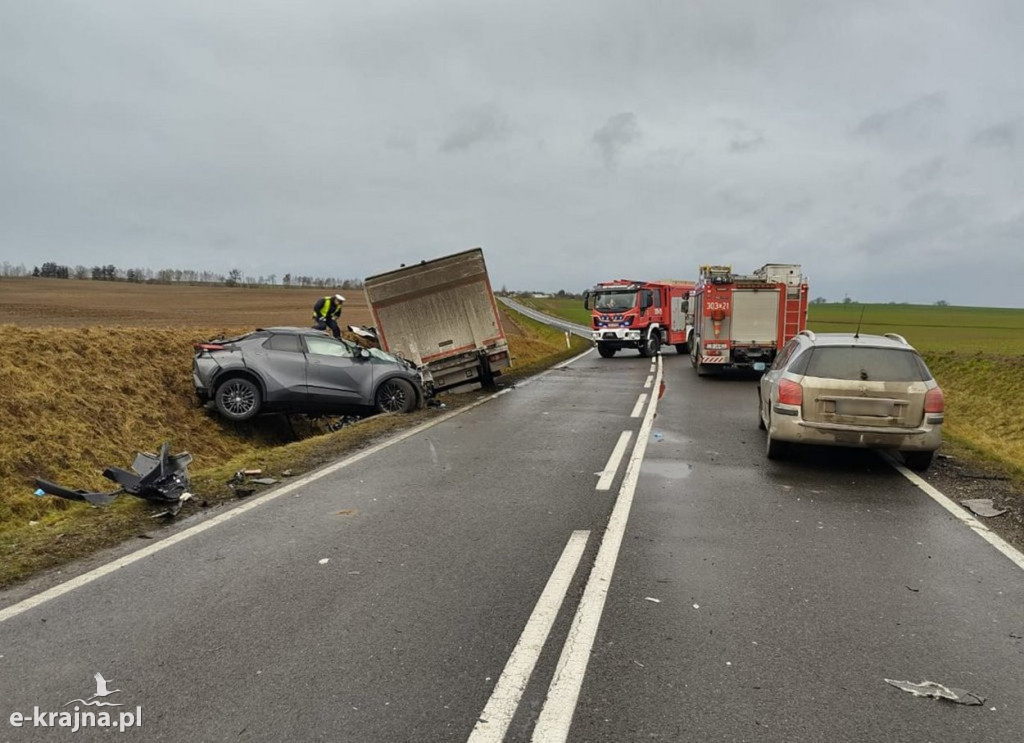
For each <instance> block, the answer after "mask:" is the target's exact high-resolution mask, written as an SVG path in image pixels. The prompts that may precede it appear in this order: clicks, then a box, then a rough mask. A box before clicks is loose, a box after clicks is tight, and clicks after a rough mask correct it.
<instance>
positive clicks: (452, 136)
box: [438, 106, 509, 152]
mask: <svg viewBox="0 0 1024 743" xmlns="http://www.w3.org/2000/svg"><path fill="white" fill-rule="evenodd" d="M508 131H509V124H508V117H507V116H506V115H505V114H504V112H502V111H501V110H499V109H498V108H496V107H494V106H482V107H480V108H478V109H475V110H472V111H467V112H465V113H464V114H462V117H461V120H460V121H459V122H458V123H457V124H456V125H455V126H454V127H453V128H452V130H451V131H450V132H449V133H448V134H447V135H446V136H445V138H444V139H443V140H442V141H441V145H440V147H438V149H439V150H440V151H441V152H458V151H460V150H468V149H469V148H470V147H473V146H474V145H478V144H481V143H484V142H497V141H499V140H501V139H504V138H505V136H506V135H507V134H508Z"/></svg>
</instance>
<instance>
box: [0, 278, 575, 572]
mask: <svg viewBox="0 0 1024 743" xmlns="http://www.w3.org/2000/svg"><path fill="white" fill-rule="evenodd" d="M8 283H10V282H3V283H2V285H0V290H2V291H3V293H2V294H0V318H5V319H6V320H7V321H8V323H9V322H10V320H11V319H12V318H13V317H14V316H15V315H16V314H18V313H19V312H20V313H22V314H23V315H24V317H25V318H38V317H39V316H40V312H41V310H40V309H39V308H40V307H42V306H53V307H60V306H61V302H62V301H71V302H73V303H75V302H78V303H80V306H79V309H80V313H79V314H78V315H75V316H76V317H83V316H85V317H90V318H97V317H103V318H105V319H107V320H112V322H110V324H108V325H103V326H91V325H78V324H76V323H72V324H75V325H76V326H75V327H57V326H54V325H52V324H51V323H50V322H48V321H47V322H42V323H32V325H34V326H29V324H28V323H25V324H24V325H17V324H4V325H0V389H3V397H2V398H0V586H3V585H6V584H9V583H10V582H12V581H14V580H17V579H19V578H21V577H24V576H25V575H27V574H29V573H31V572H33V571H35V570H38V569H40V568H43V567H47V566H52V565H58V564H60V563H62V562H64V561H66V560H68V559H71V558H74V557H77V556H79V555H83V554H87V553H89V552H91V551H93V550H95V549H96V548H98V547H102V546H106V545H109V544H112V543H115V542H116V541H118V540H120V539H123V538H125V537H126V536H130V535H132V534H138V533H139V532H143V531H149V530H150V529H152V528H153V526H154V522H153V521H152V520H151V519H150V516H151V514H152V513H153V509H152V508H151V507H150V506H149V505H148V504H146V503H144V502H142V501H140V500H138V499H135V498H132V497H130V496H125V497H122V498H119V499H118V501H117V502H115V504H114V505H113V506H111V507H110V508H106V509H96V508H92V507H89V506H88V505H85V504H80V503H73V502H70V501H65V500H62V499H59V498H54V497H51V496H46V497H39V498H37V497H35V496H34V495H33V494H32V491H33V487H32V480H33V478H35V477H42V478H45V479H49V480H53V481H55V482H57V483H59V484H61V485H65V486H68V487H71V488H84V489H95V490H113V489H114V487H115V486H114V484H113V483H112V482H110V481H109V480H106V479H105V478H104V477H103V476H102V471H103V469H104V468H105V467H107V466H109V465H117V466H120V467H128V466H129V465H130V464H131V461H132V459H133V457H134V453H135V451H137V450H146V451H155V450H156V449H157V448H159V446H160V444H161V443H162V442H163V441H165V440H167V441H170V442H171V447H172V451H190V452H191V453H192V454H193V456H194V463H193V465H192V466H191V467H190V473H191V474H192V475H193V490H194V491H195V492H196V493H198V494H199V495H200V496H201V499H197V501H198V504H201V503H204V502H205V503H206V504H209V505H213V504H215V503H217V502H219V501H223V500H226V499H229V498H233V497H234V496H233V494H232V493H231V491H230V490H228V489H227V488H226V487H225V482H226V480H227V479H228V478H229V477H230V475H231V473H233V472H235V471H237V470H238V469H241V468H243V467H246V468H248V467H260V468H263V469H264V470H265V472H266V473H267V474H271V475H274V476H278V477H279V476H280V473H281V472H282V471H283V470H285V469H291V470H293V471H294V472H295V473H296V474H298V473H299V472H302V471H307V470H309V469H311V468H314V467H316V466H318V465H320V464H323V463H326V462H328V461H331V460H332V459H335V458H337V457H338V456H339V455H341V454H343V453H344V452H346V451H350V450H352V449H354V448H359V447H363V446H367V445H369V444H370V443H372V442H373V441H374V440H376V439H378V438H379V437H380V436H382V435H385V434H387V433H389V432H390V431H393V430H395V429H396V428H399V427H403V426H408V425H410V424H413V423H416V422H419V421H422V420H427V419H429V418H431V417H435V416H437V415H438V414H439V413H438V411H436V410H433V409H427V410H423V411H420V412H419V413H416V414H414V415H412V416H382V417H378V418H372V419H367V420H366V421H363V422H361V423H360V424H358V425H356V426H354V427H351V428H345V429H342V430H340V431H337V432H333V433H332V432H328V430H327V428H326V427H325V426H324V425H323V423H317V422H312V423H310V422H302V421H301V420H299V421H296V422H295V429H294V430H295V432H296V433H297V434H298V435H299V438H300V440H298V441H296V440H295V437H294V436H293V432H292V429H291V428H289V427H288V426H287V425H285V424H284V423H283V422H282V421H281V420H280V419H278V418H276V417H271V418H266V419H260V420H258V421H256V422H254V423H252V424H249V425H245V426H234V425H231V424H228V423H225V422H224V421H222V420H220V419H219V418H218V417H216V416H211V415H209V414H208V413H207V412H206V411H204V410H203V409H201V408H199V407H198V406H197V404H196V402H195V397H194V393H193V390H192V383H191V364H192V353H193V350H192V344H193V343H195V342H196V341H199V340H205V339H208V338H212V337H216V336H220V335H224V334H232V333H238V332H244V331H245V330H247V329H251V328H252V327H255V326H258V325H280V324H305V316H306V314H307V310H306V309H305V307H304V305H305V301H304V300H305V299H307V297H306V296H305V295H304V294H303V293H301V292H297V291H296V290H290V291H289V290H283V291H282V290H279V291H277V292H273V291H271V292H269V293H268V292H267V290H264V289H256V290H245V289H231V290H226V291H228V292H229V293H228V294H223V292H224V291H225V290H224V289H223V288H211V289H208V290H206V291H205V292H204V291H203V288H202V287H185V289H188V290H189V291H185V292H183V293H181V296H179V300H180V301H179V303H178V305H177V307H176V308H175V309H173V310H168V318H169V319H168V320H166V321H165V322H163V323H159V325H161V327H155V326H153V325H147V326H146V327H144V328H143V329H140V327H139V326H138V325H132V324H131V322H132V319H131V318H133V317H134V318H135V319H136V321H138V316H137V315H136V312H137V311H138V310H139V309H140V307H142V306H146V305H149V306H152V305H153V303H154V302H153V299H154V297H155V296H157V295H156V294H153V293H152V292H150V293H147V292H146V291H136V292H134V293H132V294H131V295H130V296H128V297H127V298H126V297H120V298H118V300H119V301H113V298H112V297H111V293H112V292H113V293H114V294H116V292H117V291H118V290H120V289H121V285H117V284H103V283H102V282H68V281H53V282H42V283H36V282H34V281H24V282H23V285H25V286H35V287H36V288H37V290H38V291H36V292H35V293H26V292H21V293H20V294H19V295H18V296H17V300H18V301H17V302H13V303H12V302H11V301H10V299H11V297H12V295H11V294H10V293H8V292H7V289H8V286H7V284H8ZM15 283H16V282H15ZM69 284H70V285H73V287H74V288H76V289H78V288H80V285H88V287H87V288H89V289H91V290H93V291H95V289H96V286H97V285H99V288H100V289H104V290H105V291H104V292H97V293H96V294H94V295H90V297H91V298H85V299H83V296H85V294H88V292H86V293H85V294H81V293H78V294H75V293H72V294H73V296H72V297H71V299H68V298H67V297H65V296H64V295H62V294H59V293H57V290H62V289H63V288H64V287H65V286H67V285H69ZM130 288H131V289H134V290H139V289H142V290H146V289H159V290H160V292H159V296H160V297H164V296H168V295H166V293H165V290H166V289H168V288H169V287H137V286H136V287H130ZM271 295H274V297H273V299H272V300H270V301H268V302H264V301H262V300H263V299H264V298H266V297H268V296H271ZM313 296H314V298H315V296H316V294H315V293H314V294H313ZM254 297H255V298H254ZM115 298H116V297H115ZM29 299H31V300H32V301H28V300H29ZM299 299H301V300H303V301H302V302H301V305H302V307H301V308H300V309H298V310H296V309H295V307H294V305H295V303H296V300H299ZM257 300H259V301H257ZM311 303H312V302H311V301H310V304H311ZM353 304H354V307H351V308H347V309H346V315H348V318H347V319H348V321H349V322H366V321H368V320H369V314H368V313H367V312H366V308H365V305H362V306H360V303H359V302H358V301H357V302H354V303H353ZM12 305H17V307H18V308H20V309H18V310H17V312H15V311H14V310H13V309H12ZM214 305H221V306H220V311H219V313H218V314H217V315H216V317H218V318H221V319H226V320H227V321H229V322H228V323H227V324H226V325H225V326H214V325H212V324H209V316H210V314H211V311H212V307H213V306H214ZM255 308H259V309H255ZM360 310H361V311H362V313H363V315H364V316H363V317H360ZM289 313H291V314H289ZM42 314H43V315H45V314H46V313H42ZM200 315H202V316H204V317H205V318H206V319H205V324H204V322H197V321H195V319H194V318H197V317H199V316H200ZM247 316H248V318H249V321H248V322H246V321H245V318H246V317H247ZM46 317H49V315H46ZM235 318H238V324H237V325H232V324H231V322H230V321H232V320H233V319H235ZM190 319H191V321H190ZM503 322H504V324H505V328H506V333H507V334H508V336H509V342H510V347H511V351H512V354H513V357H514V369H513V370H512V372H513V374H514V375H517V376H518V375H524V374H527V373H530V372H533V371H536V370H539V369H540V368H542V367H544V366H546V365H548V364H550V363H552V360H553V359H556V358H562V357H564V356H566V355H567V354H569V353H578V352H579V350H581V348H583V347H585V346H586V344H584V343H580V342H578V341H577V342H576V343H575V344H574V346H573V348H572V349H571V350H567V349H566V347H565V339H564V336H563V335H562V334H561V333H560V332H558V331H552V330H550V329H549V328H546V327H544V326H540V325H538V324H536V323H533V322H532V321H530V320H528V319H526V318H521V317H513V316H511V315H507V316H506V317H505V318H504V319H503ZM472 397H473V396H469V397H467V396H465V395H459V396H448V397H447V398H446V400H445V401H446V403H447V405H448V407H449V408H454V407H458V406H460V405H463V404H466V402H468V401H470V399H472ZM198 504H197V505H198ZM194 507H196V506H195V505H192V506H189V508H194Z"/></svg>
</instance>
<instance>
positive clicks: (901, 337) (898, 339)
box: [883, 333, 910, 346]
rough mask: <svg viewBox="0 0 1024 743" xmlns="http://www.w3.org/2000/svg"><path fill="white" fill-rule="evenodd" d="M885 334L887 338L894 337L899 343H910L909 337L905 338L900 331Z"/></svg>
mask: <svg viewBox="0 0 1024 743" xmlns="http://www.w3.org/2000/svg"><path fill="white" fill-rule="evenodd" d="M883 335H884V337H885V338H892V339H893V340H894V341H896V342H897V343H902V344H903V345H904V346H909V345H910V344H909V343H907V339H906V338H904V337H903V336H902V335H900V334H899V333H884V334H883Z"/></svg>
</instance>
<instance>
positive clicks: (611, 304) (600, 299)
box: [594, 291, 636, 312]
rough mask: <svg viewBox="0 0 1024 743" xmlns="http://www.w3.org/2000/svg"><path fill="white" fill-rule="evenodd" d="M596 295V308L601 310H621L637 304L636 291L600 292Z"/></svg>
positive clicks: (629, 308) (631, 307)
mask: <svg viewBox="0 0 1024 743" xmlns="http://www.w3.org/2000/svg"><path fill="white" fill-rule="evenodd" d="M594 297H595V299H594V309H595V310H597V311H599V312H621V311H622V310H631V309H633V308H634V307H635V306H636V292H635V291H620V292H598V293H597V294H595V295H594Z"/></svg>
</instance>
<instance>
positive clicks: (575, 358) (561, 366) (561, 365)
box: [530, 346, 594, 379]
mask: <svg viewBox="0 0 1024 743" xmlns="http://www.w3.org/2000/svg"><path fill="white" fill-rule="evenodd" d="M593 350H594V348H593V346H591V347H590V348H588V349H587V350H586V351H584V352H583V353H580V354H577V355H575V356H573V357H572V358H571V359H568V360H567V361H562V362H561V363H558V364H555V365H554V366H553V367H551V368H552V369H564V368H565V367H567V366H569V364H571V363H573V362H574V361H579V360H580V359H582V358H583V357H584V356H586V355H587V354H588V353H590V352H592V351H593ZM544 374H547V372H544ZM537 376H538V377H539V376H542V375H541V374H538V375H537ZM530 379H535V377H530Z"/></svg>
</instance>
